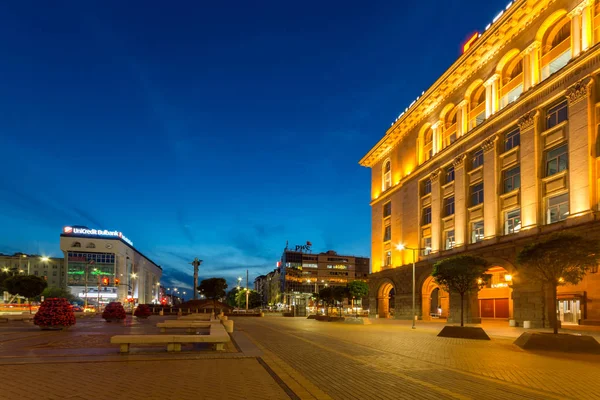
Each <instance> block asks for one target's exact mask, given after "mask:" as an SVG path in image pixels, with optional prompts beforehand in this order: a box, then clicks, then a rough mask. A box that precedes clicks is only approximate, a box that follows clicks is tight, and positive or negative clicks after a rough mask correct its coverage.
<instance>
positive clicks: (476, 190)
mask: <svg viewBox="0 0 600 400" xmlns="http://www.w3.org/2000/svg"><path fill="white" fill-rule="evenodd" d="M481 203H483V182H480V183H477V184H475V185H473V186H471V206H476V205H478V204H481Z"/></svg>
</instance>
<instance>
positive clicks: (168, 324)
mask: <svg viewBox="0 0 600 400" xmlns="http://www.w3.org/2000/svg"><path fill="white" fill-rule="evenodd" d="M211 325H213V324H211V323H210V321H182V320H179V319H178V320H171V321H165V322H159V323H157V324H156V327H157V328H160V332H161V333H165V332H166V331H167V329H185V330H186V331H187V332H188V333H193V332H196V330H197V329H199V328H200V329H203V328H204V329H205V328H209V329H210V328H211Z"/></svg>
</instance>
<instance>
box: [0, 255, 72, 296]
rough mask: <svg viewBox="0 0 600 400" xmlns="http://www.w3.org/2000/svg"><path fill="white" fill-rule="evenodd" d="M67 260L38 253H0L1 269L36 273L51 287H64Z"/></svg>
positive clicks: (12, 272) (12, 273)
mask: <svg viewBox="0 0 600 400" xmlns="http://www.w3.org/2000/svg"><path fill="white" fill-rule="evenodd" d="M64 268H65V260H64V259H62V258H57V257H46V256H40V255H36V254H25V253H15V254H13V255H6V254H0V271H2V272H6V273H9V274H11V275H17V274H21V275H35V276H39V277H40V278H44V279H45V280H46V282H48V286H49V287H62V288H64V287H65V286H66V284H65V272H64V271H65V269H64Z"/></svg>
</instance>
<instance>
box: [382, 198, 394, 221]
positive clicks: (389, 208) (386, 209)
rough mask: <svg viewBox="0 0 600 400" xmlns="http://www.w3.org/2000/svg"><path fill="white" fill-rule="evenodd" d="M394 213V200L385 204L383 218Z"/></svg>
mask: <svg viewBox="0 0 600 400" xmlns="http://www.w3.org/2000/svg"><path fill="white" fill-rule="evenodd" d="M390 215H392V202H391V201H388V202H387V203H385V204H384V205H383V218H387V217H389V216H390Z"/></svg>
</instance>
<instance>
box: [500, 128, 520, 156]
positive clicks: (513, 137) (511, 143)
mask: <svg viewBox="0 0 600 400" xmlns="http://www.w3.org/2000/svg"><path fill="white" fill-rule="evenodd" d="M520 143H521V135H520V133H519V128H517V129H513V130H512V131H510V132H508V133H507V134H506V135H505V136H504V151H509V150H510V149H513V148H515V147H517V146H518V145H519V144H520Z"/></svg>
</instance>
